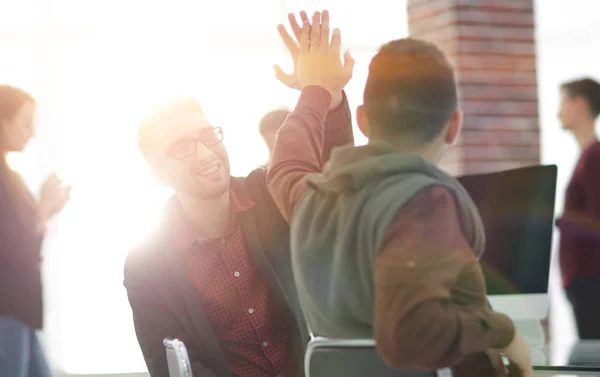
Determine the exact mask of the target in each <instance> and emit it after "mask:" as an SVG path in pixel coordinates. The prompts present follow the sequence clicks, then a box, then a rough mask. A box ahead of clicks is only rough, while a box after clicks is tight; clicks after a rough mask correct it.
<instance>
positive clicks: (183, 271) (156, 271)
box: [124, 13, 353, 377]
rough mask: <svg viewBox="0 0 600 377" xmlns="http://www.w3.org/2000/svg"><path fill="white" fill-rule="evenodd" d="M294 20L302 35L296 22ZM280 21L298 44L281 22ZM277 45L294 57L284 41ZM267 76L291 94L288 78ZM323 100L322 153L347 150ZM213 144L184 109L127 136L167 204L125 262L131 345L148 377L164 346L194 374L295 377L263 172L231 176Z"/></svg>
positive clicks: (284, 237) (291, 300)
mask: <svg viewBox="0 0 600 377" xmlns="http://www.w3.org/2000/svg"><path fill="white" fill-rule="evenodd" d="M302 19H303V24H304V25H305V27H310V23H309V21H308V18H307V17H306V14H304V13H303V14H302ZM290 23H291V24H292V27H293V28H294V29H295V30H297V32H298V34H299V32H300V26H299V25H298V24H297V23H296V19H295V17H294V16H293V15H290ZM306 25H308V26H306ZM317 27H318V24H317ZM298 34H297V35H298ZM285 36H286V37H288V38H284V41H285V43H286V45H287V47H288V49H289V50H290V52H291V54H292V57H296V56H297V53H298V47H297V45H296V43H295V41H293V40H292V39H291V38H289V36H287V35H285ZM282 37H284V36H283V35H282ZM276 72H279V74H277V77H278V78H279V79H280V80H281V81H282V82H283V83H284V84H286V85H287V86H289V87H290V88H294V89H299V87H298V86H297V85H298V84H297V82H298V80H297V77H296V72H294V73H292V74H291V75H287V74H284V73H283V72H281V71H277V70H276ZM229 100H230V99H229V98H224V99H223V101H229ZM329 102H330V104H331V106H330V107H329V109H327V108H326V110H325V112H326V118H327V121H326V124H325V131H324V134H325V136H324V140H323V143H322V144H323V145H322V148H323V149H324V150H325V151H328V150H331V149H332V148H334V147H337V146H341V145H345V144H348V143H352V142H353V135H352V125H351V116H350V109H349V107H348V102H347V99H346V97H345V95H344V94H343V93H342V91H341V90H340V91H339V92H338V93H336V95H335V96H334V99H333V100H332V101H328V103H329ZM332 135H333V136H332ZM231 137H236V136H235V134H233V135H232V136H231ZM222 140H223V131H222V130H221V129H220V128H218V127H215V125H213V124H212V123H211V122H210V121H209V120H208V119H207V117H206V116H205V114H204V112H203V111H202V108H201V107H200V104H198V103H197V102H196V101H195V100H193V99H179V100H173V101H171V102H169V103H167V104H165V105H164V106H162V107H159V108H158V109H156V110H155V111H154V112H153V113H152V114H150V115H149V116H148V117H147V119H146V120H145V121H144V122H143V123H142V125H141V127H140V129H139V132H138V143H139V147H140V150H141V151H142V154H143V155H144V157H145V158H146V161H147V162H148V164H149V165H150V167H151V169H152V171H153V174H154V175H155V177H156V178H157V180H158V182H159V183H161V184H163V185H167V186H170V187H171V188H172V189H173V190H174V191H175V194H174V195H173V197H172V198H171V199H170V200H169V201H168V203H167V205H166V207H165V211H164V215H163V218H162V220H161V221H160V223H159V224H158V226H157V227H156V229H155V230H154V231H153V232H152V233H151V235H150V236H149V237H148V238H147V239H146V240H145V241H144V242H142V244H141V245H140V246H139V247H137V248H136V250H134V251H132V252H131V253H130V254H129V255H128V257H127V261H126V263H125V280H124V285H125V287H126V289H127V294H128V297H129V303H130V305H131V309H132V312H133V320H134V324H135V331H136V335H137V338H138V342H139V344H140V347H141V349H142V353H143V355H144V358H145V360H146V365H147V367H148V370H149V372H150V375H151V376H152V377H168V376H169V372H168V364H167V359H166V354H165V347H164V345H163V339H165V338H178V339H179V340H181V341H182V342H183V343H184V344H185V345H186V347H187V350H188V353H189V358H190V364H191V368H192V372H193V373H194V376H203V377H216V376H219V377H232V376H240V377H251V376H265V377H266V376H278V375H283V376H286V377H302V376H303V375H304V372H303V364H304V352H305V347H306V344H307V342H308V340H309V333H308V329H307V326H306V322H305V321H304V317H303V316H302V312H301V310H300V308H299V304H298V299H297V293H296V290H295V287H294V283H293V277H292V270H291V268H292V267H291V260H290V250H289V229H288V225H287V222H286V221H285V220H284V219H283V218H282V217H281V214H280V213H279V211H278V209H277V207H276V205H275V203H274V202H273V199H272V198H271V196H270V194H269V192H268V190H267V187H266V172H267V169H264V168H258V169H256V170H254V171H252V172H251V173H250V174H248V175H247V176H246V177H239V178H238V177H231V176H230V171H229V156H228V153H227V150H226V149H225V146H224V145H223V143H222Z"/></svg>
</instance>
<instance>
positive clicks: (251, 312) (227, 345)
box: [174, 190, 296, 377]
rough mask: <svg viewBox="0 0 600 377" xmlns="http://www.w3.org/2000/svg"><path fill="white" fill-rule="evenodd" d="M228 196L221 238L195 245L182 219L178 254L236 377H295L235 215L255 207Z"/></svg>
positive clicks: (286, 338)
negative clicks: (226, 224) (226, 222)
mask: <svg viewBox="0 0 600 377" xmlns="http://www.w3.org/2000/svg"><path fill="white" fill-rule="evenodd" d="M230 195H231V215H230V223H229V228H228V231H227V233H226V235H225V236H224V237H223V238H220V239H216V240H210V241H203V242H202V243H200V242H197V241H196V239H195V237H194V234H193V232H192V231H191V230H190V228H189V225H188V224H187V223H186V221H185V220H184V219H183V217H182V216H178V220H177V221H176V223H175V229H174V230H175V235H176V239H177V244H178V250H179V252H180V253H181V257H182V259H183V263H184V264H185V265H186V267H187V269H188V273H189V274H190V277H191V279H192V281H193V283H194V286H195V287H196V290H197V291H198V294H199V297H200V300H201V302H202V305H203V306H204V309H205V311H206V315H207V317H208V321H209V322H210V324H211V326H212V328H213V331H214V332H215V335H216V337H217V339H218V340H219V343H220V346H221V350H222V351H223V353H224V354H225V358H226V359H227V362H228V363H229V367H230V368H231V371H232V372H233V374H234V375H236V376H239V377H272V376H284V377H287V376H290V377H293V375H295V374H296V373H295V366H294V355H293V349H292V343H291V337H290V334H289V331H288V329H287V326H286V324H285V321H284V318H283V314H282V312H281V310H280V308H279V307H278V306H277V303H276V301H275V297H274V295H273V294H272V292H271V290H270V289H269V286H268V283H267V281H266V280H265V279H264V277H263V276H262V274H261V273H260V271H259V270H258V269H257V268H256V266H255V264H254V261H253V260H252V258H251V256H250V255H249V252H248V249H247V247H246V243H245V241H244V237H243V235H242V230H241V227H240V224H239V221H237V213H238V212H244V211H247V210H249V209H250V208H252V206H253V205H254V202H252V201H251V200H249V199H247V198H243V197H238V196H237V195H236V194H235V193H234V192H233V190H231V191H230Z"/></svg>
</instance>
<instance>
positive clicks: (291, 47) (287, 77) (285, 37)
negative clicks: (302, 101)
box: [273, 11, 311, 90]
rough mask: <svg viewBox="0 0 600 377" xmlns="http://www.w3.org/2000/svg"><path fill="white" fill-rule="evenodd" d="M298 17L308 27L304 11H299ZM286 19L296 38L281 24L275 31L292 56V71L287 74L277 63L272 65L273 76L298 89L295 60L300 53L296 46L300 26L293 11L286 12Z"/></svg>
mask: <svg viewBox="0 0 600 377" xmlns="http://www.w3.org/2000/svg"><path fill="white" fill-rule="evenodd" d="M300 19H301V20H302V24H303V25H305V24H308V25H309V27H310V26H311V25H310V21H309V20H308V16H307V15H306V12H304V11H302V12H300ZM288 21H289V23H290V27H291V29H292V32H293V33H294V36H295V37H296V39H294V38H292V36H290V34H289V33H288V32H287V30H286V29H285V26H283V25H277V31H278V32H279V36H280V37H281V40H282V41H283V43H284V44H285V46H286V47H287V49H288V51H289V52H290V55H291V56H292V61H293V62H294V72H292V73H291V74H287V73H285V72H284V71H283V69H281V67H280V66H279V65H277V64H275V66H274V67H273V68H274V69H275V77H277V79H278V80H279V81H281V82H282V83H283V84H285V85H287V86H288V87H290V88H292V89H298V90H300V89H301V88H300V83H299V82H298V74H297V62H298V54H299V53H300V47H299V46H298V41H300V35H301V34H302V27H301V26H300V25H299V24H298V21H297V20H296V16H295V15H294V14H293V13H290V14H288Z"/></svg>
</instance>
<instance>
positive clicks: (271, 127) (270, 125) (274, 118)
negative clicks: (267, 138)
mask: <svg viewBox="0 0 600 377" xmlns="http://www.w3.org/2000/svg"><path fill="white" fill-rule="evenodd" d="M289 113H290V112H289V111H288V110H284V109H279V110H274V111H270V112H268V113H266V114H265V115H264V116H263V117H262V119H261V120H260V123H259V130H260V134H261V135H263V136H264V135H266V134H274V133H277V131H278V130H279V128H280V127H281V126H282V125H283V122H284V121H285V118H287V116H288V114H289Z"/></svg>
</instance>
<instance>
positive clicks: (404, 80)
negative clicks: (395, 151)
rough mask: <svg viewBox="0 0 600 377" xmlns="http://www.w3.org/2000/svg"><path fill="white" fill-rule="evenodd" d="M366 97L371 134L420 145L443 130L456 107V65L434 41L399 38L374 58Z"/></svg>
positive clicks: (383, 48) (365, 93)
mask: <svg viewBox="0 0 600 377" xmlns="http://www.w3.org/2000/svg"><path fill="white" fill-rule="evenodd" d="M363 100H364V106H365V111H366V115H367V118H368V119H369V127H370V129H371V133H372V134H376V135H377V136H378V137H380V138H386V139H393V140H402V141H403V142H405V143H408V144H410V145H419V146H420V145H423V144H426V143H427V142H429V141H431V140H433V139H434V138H435V137H436V136H437V135H439V133H440V132H441V131H442V129H443V127H444V125H445V124H446V123H447V122H448V119H449V118H450V116H451V115H452V113H454V112H455V111H456V109H457V106H458V95H457V89H456V81H455V79H454V70H453V69H452V67H451V66H450V63H449V62H448V61H447V60H446V57H445V56H444V54H443V53H442V52H441V51H440V50H439V49H438V48H437V47H435V46H434V45H432V44H430V43H427V42H424V41H420V40H416V39H411V38H405V39H398V40H394V41H391V42H389V43H386V44H384V45H383V46H382V47H381V48H380V49H379V52H378V53H377V54H376V55H375V56H374V57H373V59H372V60H371V63H370V65H369V76H368V78H367V83H366V85H365V91H364V98H363Z"/></svg>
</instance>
